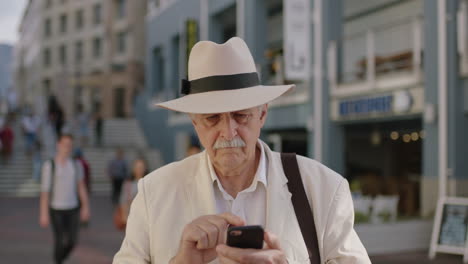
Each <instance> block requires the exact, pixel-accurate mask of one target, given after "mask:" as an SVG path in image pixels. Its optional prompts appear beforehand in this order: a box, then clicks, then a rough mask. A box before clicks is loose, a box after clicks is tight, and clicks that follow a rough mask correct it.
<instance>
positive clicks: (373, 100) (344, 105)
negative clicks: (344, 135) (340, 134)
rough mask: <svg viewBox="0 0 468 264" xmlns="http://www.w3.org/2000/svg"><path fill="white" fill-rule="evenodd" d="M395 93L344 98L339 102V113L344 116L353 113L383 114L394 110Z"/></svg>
mask: <svg viewBox="0 0 468 264" xmlns="http://www.w3.org/2000/svg"><path fill="white" fill-rule="evenodd" d="M392 102H393V95H384V96H374V97H366V98H359V99H351V100H343V101H341V102H340V103H339V114H340V116H342V117H346V116H353V115H369V114H373V113H378V114H383V113H389V112H392V110H393V108H392Z"/></svg>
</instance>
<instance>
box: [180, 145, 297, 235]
mask: <svg viewBox="0 0 468 264" xmlns="http://www.w3.org/2000/svg"><path fill="white" fill-rule="evenodd" d="M260 144H262V146H263V149H264V153H265V158H266V160H267V164H268V168H267V180H268V185H267V197H266V199H267V203H266V204H267V210H266V226H265V229H266V230H269V231H271V232H273V233H274V234H276V235H277V236H279V237H282V235H283V233H284V232H285V231H286V229H285V223H286V221H288V220H290V218H291V216H294V215H295V214H294V208H293V206H292V203H291V193H290V192H289V190H288V187H287V182H288V180H287V178H286V176H285V174H284V172H283V166H282V164H281V159H280V156H279V154H278V153H274V152H272V151H271V150H270V148H269V147H268V145H267V144H265V143H264V142H262V141H260ZM208 162H209V160H208V154H207V153H206V151H204V152H203V153H201V154H200V159H199V166H198V168H197V173H196V175H195V176H194V177H192V178H191V179H190V180H189V181H187V186H186V193H187V198H188V199H187V202H188V203H190V204H191V206H190V207H191V208H192V217H193V218H196V217H199V216H201V215H209V214H216V202H215V197H214V190H213V180H212V178H211V176H210V171H209V164H208ZM289 230H291V229H290V228H289ZM290 235H291V234H290ZM299 235H300V232H299Z"/></svg>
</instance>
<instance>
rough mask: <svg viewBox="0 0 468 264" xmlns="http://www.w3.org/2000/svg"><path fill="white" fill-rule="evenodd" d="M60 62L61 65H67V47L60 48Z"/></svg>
mask: <svg viewBox="0 0 468 264" xmlns="http://www.w3.org/2000/svg"><path fill="white" fill-rule="evenodd" d="M59 60H60V65H66V64H67V47H66V46H65V45H61V46H60V48H59Z"/></svg>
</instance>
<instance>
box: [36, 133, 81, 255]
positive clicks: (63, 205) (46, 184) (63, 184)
mask: <svg viewBox="0 0 468 264" xmlns="http://www.w3.org/2000/svg"><path fill="white" fill-rule="evenodd" d="M72 150H73V137H72V136H71V135H69V134H63V135H60V136H59V138H58V141H57V154H56V156H55V157H54V158H53V159H51V160H49V161H46V162H45V163H44V165H43V168H42V176H41V195H40V211H39V224H40V226H41V227H43V228H46V227H48V226H49V224H51V225H52V231H53V235H54V261H55V263H63V261H64V260H65V259H67V258H68V256H69V255H70V253H71V252H72V250H73V248H74V247H75V244H76V242H77V239H78V229H79V223H80V221H88V220H89V217H90V211H89V202H88V194H87V192H86V187H85V183H84V176H83V170H82V168H81V165H80V164H79V163H78V162H77V161H75V160H73V159H72V157H71V154H72Z"/></svg>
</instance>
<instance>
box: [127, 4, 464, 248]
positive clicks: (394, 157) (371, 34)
mask: <svg viewBox="0 0 468 264" xmlns="http://www.w3.org/2000/svg"><path fill="white" fill-rule="evenodd" d="M298 2H302V3H304V1H298ZM307 3H308V5H310V14H311V18H310V21H311V22H310V31H311V32H310V43H309V45H310V46H309V47H310V49H309V51H310V52H309V54H310V59H309V63H310V64H311V66H310V68H311V70H310V74H309V78H306V79H304V80H302V81H297V80H288V78H287V77H286V75H285V72H284V68H285V64H286V63H287V60H288V59H287V58H286V60H285V56H284V55H283V54H284V39H285V38H286V36H285V35H286V34H285V31H284V27H285V1H281V0H272V1H266V0H257V1H247V0H236V1H235V0H202V1H182V0H172V1H171V0H167V1H148V16H147V29H148V31H147V38H148V41H147V44H148V45H147V48H146V53H147V57H146V65H147V66H148V67H147V69H146V76H148V78H147V83H146V86H145V91H144V95H143V96H140V97H139V98H137V102H138V103H137V108H136V111H137V117H138V118H139V119H140V120H141V121H142V124H143V128H144V130H145V133H146V135H147V138H148V141H149V142H150V144H151V145H152V146H153V147H155V148H158V149H159V150H160V151H161V153H163V155H164V160H165V162H166V163H168V162H172V161H174V160H177V159H180V158H183V157H184V155H185V151H186V149H187V147H188V146H189V145H190V144H192V143H193V139H192V138H193V135H194V131H193V130H192V128H191V124H190V120H189V118H188V117H187V116H186V115H183V114H178V113H173V112H170V111H167V110H164V109H157V108H155V107H154V106H153V105H154V103H155V102H159V101H165V100H169V99H173V98H175V97H177V96H179V89H180V87H179V82H180V79H181V78H183V77H185V75H186V63H187V54H188V51H189V49H190V47H191V45H193V38H196V39H197V40H212V41H215V42H224V41H226V40H227V39H229V38H230V37H232V36H236V35H237V36H240V37H242V38H244V39H245V40H246V42H247V44H248V45H249V47H250V49H251V51H252V53H253V56H254V59H255V61H256V63H257V69H258V72H259V74H260V76H261V81H262V83H264V84H284V83H290V82H294V83H296V84H297V89H296V91H295V92H294V93H291V94H287V95H285V96H283V97H282V98H280V99H278V100H276V101H274V102H272V103H271V104H270V105H269V114H268V120H267V122H266V125H265V127H264V129H263V131H262V139H263V140H265V141H267V142H268V143H269V144H270V145H271V146H272V148H274V149H275V150H278V151H284V152H296V153H299V154H301V155H305V156H309V157H311V158H315V159H318V160H319V161H321V162H323V163H324V164H326V165H327V166H329V167H331V168H332V169H334V170H335V171H337V172H339V173H340V174H342V175H343V176H344V177H345V178H347V179H348V181H349V182H350V183H351V188H352V191H353V192H354V193H357V194H358V196H356V200H359V199H360V196H366V197H381V196H383V197H385V196H392V197H397V199H396V208H397V209H396V211H397V214H398V217H399V218H398V219H399V221H397V223H398V224H397V225H393V226H392V225H385V224H381V225H367V224H360V225H358V227H357V230H358V233H360V235H361V236H362V238H363V240H364V244H365V245H366V242H367V245H366V246H367V247H368V249H369V251H370V252H371V253H373V254H376V253H384V252H392V251H400V250H405V249H406V250H408V249H417V248H427V247H428V246H429V239H430V231H431V230H430V229H431V227H432V226H431V224H430V221H426V220H425V219H431V216H432V215H433V214H434V210H435V206H436V203H437V195H436V194H437V193H438V192H440V190H439V188H440V187H439V186H440V181H439V177H440V175H441V174H442V175H446V176H447V178H448V188H447V189H446V194H447V195H450V196H466V195H467V194H468V193H467V192H468V187H467V183H468V163H467V162H466V161H464V156H463V153H464V151H465V150H466V149H467V148H468V140H466V139H465V138H464V135H465V134H466V133H467V132H468V84H467V81H466V77H467V72H468V70H467V69H468V44H467V43H468V42H467V36H468V35H467V33H466V32H467V30H466V29H467V28H468V22H467V21H468V19H467V10H468V8H467V1H465V0H459V1H445V4H446V17H448V18H450V19H448V18H447V19H444V20H443V21H446V22H445V23H444V24H443V27H441V28H445V34H446V37H444V36H441V35H440V33H439V31H438V30H437V25H438V23H441V22H440V21H439V15H438V7H437V1H433V0H426V1H419V0H401V1H394V0H380V1H361V0H346V1H341V0H329V1H323V0H312V1H309V2H307ZM441 40H445V41H441ZM441 54H445V55H443V56H442V55H441ZM441 60H443V61H444V62H445V63H444V64H445V66H444V67H443V65H444V64H443V63H441ZM441 72H442V73H443V72H445V73H447V75H446V76H445V77H444V76H441ZM441 78H444V79H443V80H442V79H441ZM444 80H445V81H444ZM443 91H446V95H447V96H446V100H443V99H442V100H441V98H445V97H441V92H443ZM442 108H445V109H446V115H443V114H442V115H441V114H440V113H443V112H440V110H441V109H442ZM444 122H446V123H444ZM441 124H446V125H441ZM444 135H447V136H445V137H444ZM444 142H446V143H444ZM444 159H445V160H446V163H445V165H444V163H441V160H444ZM402 219H410V220H402ZM377 237H380V238H382V237H387V238H388V239H387V241H386V242H387V243H385V242H379V240H376V239H377ZM402 237H404V239H402ZM403 240H404V241H405V242H402V241H403Z"/></svg>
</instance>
